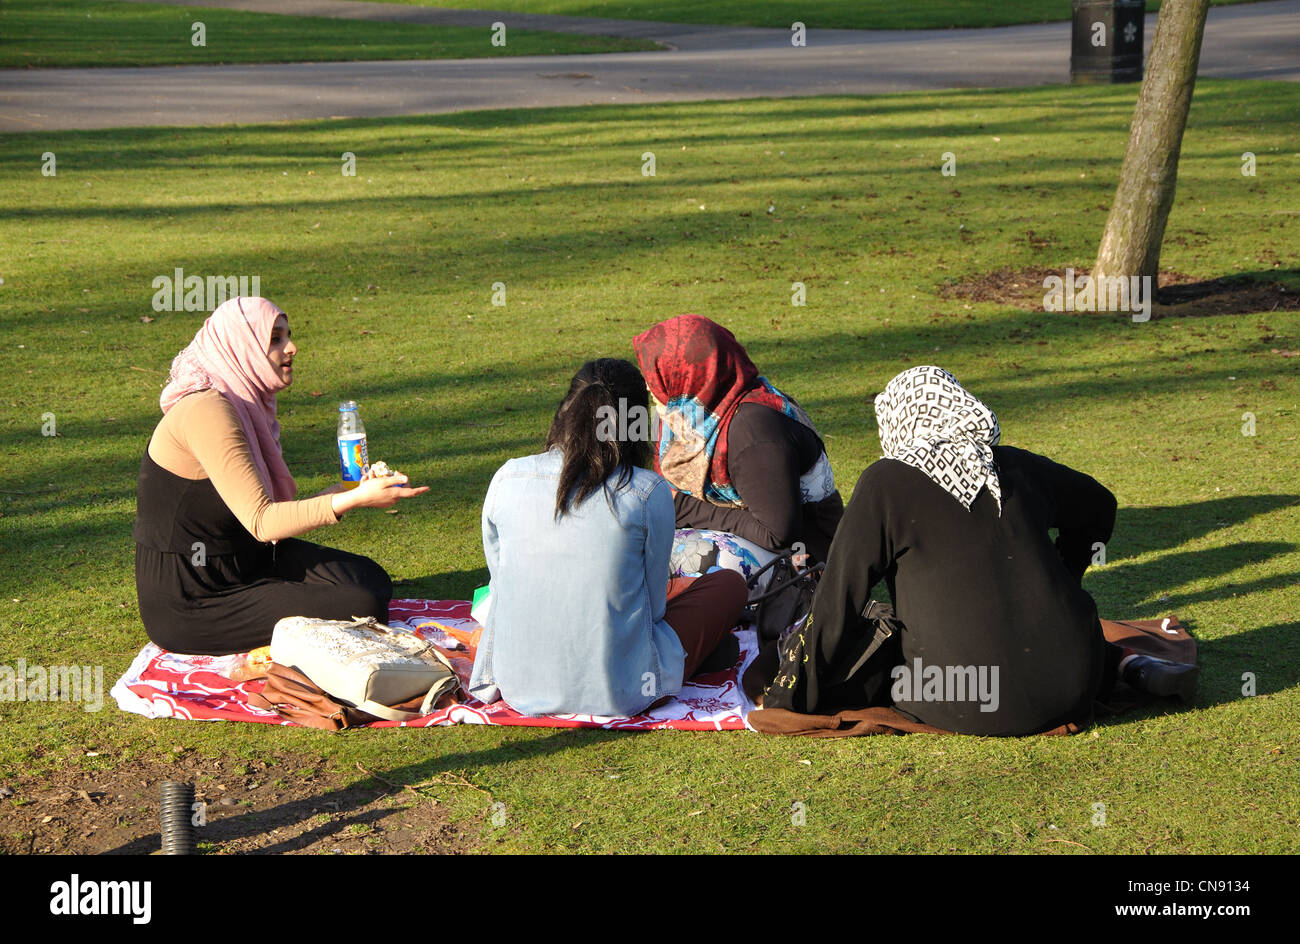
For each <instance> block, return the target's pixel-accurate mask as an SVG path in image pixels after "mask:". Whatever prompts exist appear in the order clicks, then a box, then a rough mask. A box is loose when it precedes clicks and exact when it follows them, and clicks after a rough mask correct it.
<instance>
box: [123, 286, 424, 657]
mask: <svg viewBox="0 0 1300 944" xmlns="http://www.w3.org/2000/svg"><path fill="white" fill-rule="evenodd" d="M297 354H298V347H297V345H296V344H294V342H293V340H292V338H291V336H290V332H289V319H288V317H287V316H286V315H285V313H284V312H283V311H281V310H280V309H279V308H277V307H276V306H275V305H274V304H272V303H271V302H269V301H267V300H266V299H265V298H245V297H240V298H232V299H230V300H229V301H227V302H225V303H224V304H222V305H221V306H220V307H218V308H217V310H216V311H214V312H213V313H212V314H211V315H210V316H209V317H208V319H207V320H206V321H205V322H204V323H203V327H201V328H200V329H199V331H198V333H197V334H196V335H195V336H194V340H193V341H191V342H190V344H189V346H188V347H186V348H185V349H184V350H183V351H181V352H180V353H179V354H178V355H176V359H175V360H173V361H172V368H171V377H170V381H169V383H168V384H167V386H166V388H164V390H163V392H162V397H161V399H160V404H161V406H162V411H163V418H162V421H161V422H160V423H159V424H158V427H157V429H155V430H154V434H153V437H152V439H150V441H149V448H148V449H147V450H146V451H145V455H144V461H143V462H142V463H141V466H140V482H139V491H138V497H137V502H136V522H135V529H134V537H135V542H136V556H135V576H136V590H137V593H138V595H139V601H140V617H141V619H142V620H143V621H144V626H145V630H146V632H148V634H149V638H150V639H152V640H153V641H154V642H155V643H157V644H158V645H159V646H161V647H162V648H164V649H168V650H170V651H173V652H184V653H195V654H203V655H225V654H229V653H235V652H247V651H249V650H250V649H255V648H257V647H258V646H264V645H267V644H268V643H269V642H270V641H271V630H272V628H273V627H274V626H275V623H276V621H277V620H279V619H281V618H282V617H285V616H316V617H322V618H326V619H349V618H351V617H353V616H374V617H376V618H378V619H381V620H387V618H388V601H389V599H390V598H391V596H392V583H391V582H390V581H389V579H388V574H387V573H385V572H384V569H383V568H382V567H380V566H379V565H378V564H376V563H375V562H374V561H372V560H370V559H369V558H366V557H361V556H359V555H356V554H349V553H347V552H346V551H338V550H334V549H333V548H328V547H321V546H320V545H317V544H311V543H308V542H307V541H302V540H298V539H297V537H296V535H299V534H302V533H304V532H306V531H310V530H311V529H313V528H318V527H321V526H323V525H328V524H336V523H337V522H338V521H339V519H340V518H341V517H342V516H343V515H344V513H346V512H347V511H350V510H351V509H353V508H388V507H390V506H392V505H394V504H396V503H397V502H398V501H400V500H401V499H404V498H409V497H411V496H414V495H419V494H422V493H423V492H426V491H428V488H427V487H424V488H409V487H406V484H407V478H406V476H405V475H400V474H398V475H392V476H388V477H385V478H367V479H366V480H364V481H363V482H362V483H361V484H360V485H359V486H357V487H356V488H355V489H353V490H351V491H343V490H342V488H341V486H337V485H336V486H334V487H333V488H330V489H327V490H326V491H324V492H322V493H320V494H319V495H315V496H313V497H311V498H308V499H306V500H304V501H295V500H294V498H295V496H296V494H297V486H296V485H295V484H294V481H293V476H292V475H291V474H290V473H289V469H288V467H287V466H286V465H285V464H284V457H283V455H282V454H281V451H280V424H279V422H278V421H277V419H276V416H275V396H276V394H277V393H278V392H279V391H281V390H284V389H285V388H286V387H288V386H289V385H290V384H291V383H292V382H293V362H294V359H295V357H296V356H297Z"/></svg>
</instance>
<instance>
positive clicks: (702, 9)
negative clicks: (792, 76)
mask: <svg viewBox="0 0 1300 944" xmlns="http://www.w3.org/2000/svg"><path fill="white" fill-rule="evenodd" d="M377 2H394V3H409V4H414V5H415V6H426V7H459V8H463V9H477V8H481V7H487V8H489V9H493V10H513V11H516V12H519V13H557V14H560V15H562V16H603V17H612V18H614V19H626V20H661V21H664V22H668V23H716V24H724V25H734V26H772V27H783V28H788V27H789V26H790V24H791V23H794V22H800V23H803V24H804V25H805V26H807V27H808V29H950V28H953V27H959V26H1010V25H1012V24H1014V23H1047V22H1051V21H1053V20H1068V19H1069V18H1070V9H1071V8H1070V0H1015V2H997V0H914V2H911V3H897V2H895V0H812V2H808V0H762V2H760V3H755V2H753V0H711V2H709V3H700V2H698V0H497V2H492V3H488V2H486V0H377ZM1251 2H1253V0H1210V3H1211V5H1213V6H1224V5H1227V4H1230V3H1251ZM1158 9H1160V2H1159V0H1147V10H1148V11H1155V10H1158Z"/></svg>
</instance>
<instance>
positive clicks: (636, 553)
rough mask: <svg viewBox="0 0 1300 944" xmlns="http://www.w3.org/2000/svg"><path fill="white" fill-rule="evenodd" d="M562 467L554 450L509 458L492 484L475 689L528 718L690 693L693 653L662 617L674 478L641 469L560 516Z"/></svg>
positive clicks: (637, 705) (623, 711)
mask: <svg viewBox="0 0 1300 944" xmlns="http://www.w3.org/2000/svg"><path fill="white" fill-rule="evenodd" d="M561 461H562V457H561V454H560V452H559V450H557V449H553V450H551V451H550V452H546V453H542V454H541V455H536V456H525V457H524V458H521V459H511V460H510V461H509V462H507V463H506V464H505V465H503V466H502V467H501V468H500V469H498V470H497V473H496V475H495V476H493V477H492V484H491V485H490V486H489V487H488V492H487V498H485V499H484V501H483V553H484V555H485V556H486V557H487V565H488V570H489V571H490V573H491V587H492V605H491V607H490V609H489V611H488V615H487V617H486V620H487V622H486V625H485V626H484V627H483V636H482V638H481V639H480V641H479V648H478V655H477V658H476V659H475V661H474V673H473V675H472V676H471V678H470V692H471V693H472V694H473V695H474V696H475V697H476V698H479V699H481V700H482V701H487V702H490V701H496V700H497V699H498V698H504V699H505V700H506V701H507V702H508V703H509V704H510V706H511V707H512V708H514V709H515V710H516V711H520V712H523V713H524V714H530V715H539V714H593V715H633V714H637V713H638V712H640V711H643V710H644V709H645V708H647V707H649V706H650V704H651V703H653V702H655V701H657V700H658V699H659V698H661V697H663V696H664V695H671V694H674V693H676V692H677V691H678V690H679V689H680V688H681V687H682V670H683V668H684V663H685V652H684V651H683V650H682V646H681V642H680V641H679V640H678V638H677V634H676V633H675V632H673V629H672V627H671V626H669V625H668V624H667V623H665V622H664V611H665V609H666V607H667V605H668V599H667V585H668V557H669V554H670V553H671V551H672V543H673V527H674V525H675V513H674V510H673V500H672V496H671V494H670V492H669V486H668V482H667V481H665V480H664V479H662V478H660V477H659V476H658V475H656V474H654V473H653V472H648V471H646V470H645V469H635V470H633V473H632V479H631V481H630V482H628V483H627V484H626V485H624V486H623V487H622V488H620V489H617V490H614V489H613V487H612V484H613V483H612V481H611V482H609V483H607V487H606V488H602V489H598V490H597V491H596V492H594V493H592V494H591V495H589V496H588V497H587V499H586V500H585V501H584V502H582V504H580V505H577V506H574V507H571V509H570V511H569V512H568V513H567V514H566V515H565V516H564V517H563V518H560V519H559V520H558V521H557V520H556V518H555V492H556V489H557V488H558V487H559V481H560V466H561ZM616 478H617V477H615V480H616Z"/></svg>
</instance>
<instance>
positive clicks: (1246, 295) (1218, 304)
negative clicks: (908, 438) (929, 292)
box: [939, 266, 1300, 318]
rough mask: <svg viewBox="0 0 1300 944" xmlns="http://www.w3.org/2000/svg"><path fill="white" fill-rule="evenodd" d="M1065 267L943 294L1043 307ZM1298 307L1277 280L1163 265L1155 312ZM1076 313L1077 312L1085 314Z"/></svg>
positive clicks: (987, 279)
mask: <svg viewBox="0 0 1300 944" xmlns="http://www.w3.org/2000/svg"><path fill="white" fill-rule="evenodd" d="M1074 272H1075V276H1076V277H1078V276H1080V275H1087V274H1088V270H1087V269H1075V270H1074ZM1064 274H1065V270H1064V269H1060V268H1052V269H1049V268H1043V267H1037V266H1034V267H1030V268H1026V269H1011V268H1006V267H1004V268H1001V269H997V270H995V271H993V272H988V273H985V274H983V275H977V276H972V277H970V278H967V279H964V280H963V281H961V282H956V283H952V284H948V285H944V286H942V287H941V288H940V289H939V294H940V295H941V296H943V297H944V298H957V299H961V300H963V301H968V302H995V303H997V304H1001V305H1010V306H1012V307H1014V308H1020V309H1023V310H1026V311H1042V310H1043V293H1044V291H1045V289H1044V288H1043V280H1044V279H1046V278H1047V277H1048V276H1049V275H1055V276H1058V277H1063V276H1064ZM1296 308H1300V293H1296V292H1293V291H1292V292H1288V291H1287V290H1286V288H1285V287H1284V286H1283V285H1282V284H1280V283H1278V282H1272V281H1267V280H1261V279H1256V278H1251V277H1248V276H1233V277H1224V278H1220V279H1211V280H1208V281H1207V280H1204V279H1196V278H1194V277H1192V276H1190V275H1186V274H1184V273H1181V272H1175V271H1173V270H1171V269H1166V270H1163V271H1162V272H1161V273H1160V279H1159V296H1158V300H1157V302H1156V304H1155V305H1153V306H1152V308H1151V317H1152V318H1197V317H1206V316H1209V315H1246V314H1262V313H1267V312H1270V311H1274V310H1277V309H1281V310H1283V311H1290V310H1294V309H1296ZM1087 314H1088V313H1087V312H1083V313H1078V314H1077V315H1076V316H1078V317H1082V316H1086V315H1087Z"/></svg>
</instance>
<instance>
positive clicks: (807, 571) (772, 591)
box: [749, 562, 826, 604]
mask: <svg viewBox="0 0 1300 944" xmlns="http://www.w3.org/2000/svg"><path fill="white" fill-rule="evenodd" d="M825 569H826V564H825V563H824V562H822V563H817V564H813V565H812V566H811V567H806V568H804V569H803V570H800V571H796V572H795V575H794V576H793V577H791V578H790V579H789V580H786V581H785V582H784V583H779V584H777V585H776V586H775V587H768V588H767V591H766V592H765V593H764V594H763V595H762V596H757V597H754V598H752V599H751V600H750V601H749V602H750V603H751V604H754V603H762V602H763V601H764V600H766V599H768V598H769V597H774V596H776V595H777V594H778V593H780V592H781V591H782V590H785V589H786V588H787V587H793V586H794V585H795V584H797V583H799V582H800V581H801V580H804V579H806V578H808V577H811V576H812V575H813V574H820V573H821V572H822V571H823V570H825ZM754 576H755V577H757V576H758V574H755V575H754Z"/></svg>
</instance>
